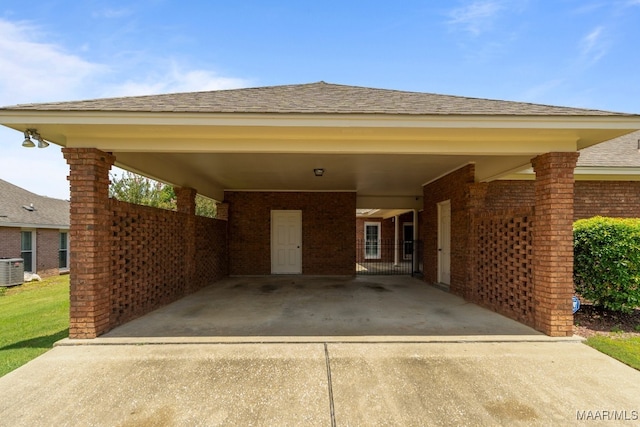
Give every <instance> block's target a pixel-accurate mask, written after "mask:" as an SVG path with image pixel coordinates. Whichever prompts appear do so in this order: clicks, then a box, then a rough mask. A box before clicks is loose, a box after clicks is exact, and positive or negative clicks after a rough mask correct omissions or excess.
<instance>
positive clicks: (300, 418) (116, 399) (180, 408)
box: [0, 340, 640, 427]
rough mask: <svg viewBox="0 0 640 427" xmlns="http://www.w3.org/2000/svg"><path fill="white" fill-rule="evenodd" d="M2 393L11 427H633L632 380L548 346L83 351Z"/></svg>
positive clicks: (608, 364)
mask: <svg viewBox="0 0 640 427" xmlns="http://www.w3.org/2000/svg"><path fill="white" fill-rule="evenodd" d="M0 393H2V399H0V425H3V426H12V427H15V426H29V427H33V426H53V425H55V426H236V425H237V426H332V425H336V426H436V425H458V426H463V425H470V426H476V425H489V426H493V425H504V426H514V425H526V426H529V425H541V426H550V425H603V424H604V425H629V426H630V425H637V423H638V415H639V412H638V411H640V372H638V371H635V370H634V369H632V368H629V367H627V366H625V365H623V364H621V363H618V362H616V361H614V360H613V359H611V358H609V357H607V356H605V355H603V354H601V353H599V352H597V351H595V350H593V349H591V348H589V347H587V346H586V345H584V344H581V343H579V342H553V341H552V340H549V341H547V342H508V343H498V342H479V343H472V342H467V343H454V342H452V343H387V342H384V341H380V342H375V343H374V342H372V343H280V344H276V343H262V344H257V343H256V344H246V343H237V344H233V343H224V344H157V345H152V344H149V345H84V346H58V347H56V348H54V349H53V350H51V351H49V352H48V353H46V354H45V355H43V356H41V357H39V358H37V359H35V360H33V361H32V362H30V363H29V364H27V365H25V366H23V367H21V368H19V369H17V370H16V371H14V372H11V373H9V374H8V375H6V376H4V377H3V378H0ZM603 417H606V418H603ZM594 420H595V421H594Z"/></svg>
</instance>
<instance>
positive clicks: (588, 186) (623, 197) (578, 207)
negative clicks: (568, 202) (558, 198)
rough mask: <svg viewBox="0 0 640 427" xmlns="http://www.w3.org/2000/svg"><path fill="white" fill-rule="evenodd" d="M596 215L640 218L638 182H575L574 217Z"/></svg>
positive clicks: (639, 188)
mask: <svg viewBox="0 0 640 427" xmlns="http://www.w3.org/2000/svg"><path fill="white" fill-rule="evenodd" d="M596 215H600V216H610V217H618V218H640V182H638V181H578V182H576V188H575V202H574V218H575V219H583V218H591V217H593V216H596Z"/></svg>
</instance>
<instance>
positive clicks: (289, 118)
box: [0, 110, 640, 130]
mask: <svg viewBox="0 0 640 427" xmlns="http://www.w3.org/2000/svg"><path fill="white" fill-rule="evenodd" d="M0 122H1V123H2V124H4V125H6V126H9V127H12V128H13V129H16V130H24V129H23V128H24V127H25V126H26V127H28V126H30V125H35V124H41V125H42V124H57V125H65V124H83V125H87V124H101V125H192V126H193V125H202V126H211V125H232V126H302V127H306V126H321V127H325V126H326V127H335V126H338V127H352V126H366V127H372V128H375V127H379V128H382V127H436V128H437V127H446V128H469V127H473V128H486V129H491V128H503V129H518V128H532V127H533V128H539V127H544V128H546V129H575V128H576V127H579V128H581V129H603V128H604V129H639V128H640V116H633V115H632V116H587V115H585V116H545V115H541V116H513V115H457V114H454V115H450V114H441V115H436V114H431V115H424V114H382V113H371V114H363V113H342V114H338V113H335V114H333V113H215V112H214V113H208V112H200V113H199V112H168V111H166V112H124V111H123V112H105V111H79V112H77V111H73V112H71V111H38V110H8V111H7V110H5V111H0ZM11 125H15V126H11ZM605 125H606V126H605Z"/></svg>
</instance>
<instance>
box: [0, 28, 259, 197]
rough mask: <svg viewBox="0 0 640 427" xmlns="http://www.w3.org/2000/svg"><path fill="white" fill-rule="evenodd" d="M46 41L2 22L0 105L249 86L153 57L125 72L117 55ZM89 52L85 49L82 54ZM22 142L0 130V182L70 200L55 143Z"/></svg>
mask: <svg viewBox="0 0 640 427" xmlns="http://www.w3.org/2000/svg"><path fill="white" fill-rule="evenodd" d="M46 37H47V35H46V34H44V33H43V31H42V30H41V29H40V28H39V27H38V26H36V25H34V24H32V23H29V22H10V21H7V20H3V19H2V18H0V106H7V105H13V104H19V103H20V104H22V103H31V102H48V101H64V100H72V99H87V98H95V97H98V96H116V95H120V96H128V95H140V94H157V93H163V92H181V91H199V90H214V89H229V88H237V87H242V86H247V85H248V84H249V82H248V81H246V80H244V79H239V78H233V77H224V76H221V75H218V74H216V73H215V72H213V71H210V70H201V69H196V70H193V69H189V68H188V67H185V66H178V65H176V64H175V63H171V62H169V64H168V65H167V62H166V60H165V59H164V58H161V59H157V58H149V59H148V60H147V61H146V65H145V68H133V67H124V68H122V67H121V64H120V63H116V62H115V61H117V59H115V58H117V55H114V56H113V57H114V64H113V66H110V65H109V64H98V63H93V62H91V61H89V60H87V59H85V58H83V57H81V56H78V55H74V54H72V53H69V52H68V51H67V50H66V49H65V48H64V47H63V46H59V45H56V44H54V43H51V42H48V41H44V40H46ZM89 49H90V48H89V47H88V46H86V45H85V46H83V50H82V52H83V53H84V52H87V51H89ZM149 64H151V65H149ZM155 64H160V65H159V66H157V67H156V66H154V65H155ZM141 69H142V70H144V71H143V72H141V71H140V70H141ZM158 70H160V71H158ZM138 74H139V75H140V78H137V79H131V80H129V81H126V82H125V83H122V84H118V83H115V84H114V83H105V82H106V81H107V80H109V81H110V82H113V81H118V78H119V76H127V77H130V76H132V75H138ZM123 80H124V79H123ZM121 81H122V80H121ZM22 139H23V138H22V134H21V133H20V132H16V131H13V130H10V129H8V128H5V127H3V126H0V150H1V152H2V155H0V179H4V180H6V181H9V182H12V183H14V184H16V185H19V186H21V187H23V188H26V189H28V190H29V191H32V192H34V193H37V194H42V195H47V196H50V197H56V198H68V197H69V196H68V195H69V184H68V182H67V179H66V176H67V174H68V166H67V165H66V162H65V160H64V158H63V156H62V154H61V153H60V148H59V147H57V146H56V145H54V144H52V145H51V146H50V147H49V148H47V149H42V150H40V149H25V148H23V147H22V146H21V143H22Z"/></svg>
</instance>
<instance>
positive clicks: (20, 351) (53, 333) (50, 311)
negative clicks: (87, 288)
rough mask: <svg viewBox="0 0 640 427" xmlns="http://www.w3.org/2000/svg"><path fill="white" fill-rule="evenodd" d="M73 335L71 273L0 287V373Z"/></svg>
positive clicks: (9, 370) (25, 361)
mask: <svg viewBox="0 0 640 427" xmlns="http://www.w3.org/2000/svg"><path fill="white" fill-rule="evenodd" d="M67 336H69V276H68V275H64V276H54V277H50V278H47V279H44V280H43V281H42V282H31V283H25V284H23V285H20V286H16V287H12V288H7V289H0V376H2V375H5V374H6V373H8V372H11V371H13V370H14V369H16V368H17V367H19V366H22V365H24V364H25V363H27V362H28V361H30V360H31V359H34V358H36V357H38V356H39V355H41V354H42V353H44V352H46V351H47V350H49V349H50V348H51V347H52V346H53V343H54V342H56V341H58V340H60V339H62V338H65V337H67Z"/></svg>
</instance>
